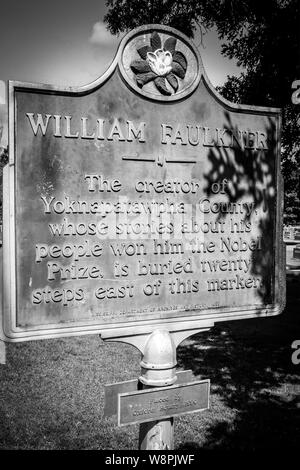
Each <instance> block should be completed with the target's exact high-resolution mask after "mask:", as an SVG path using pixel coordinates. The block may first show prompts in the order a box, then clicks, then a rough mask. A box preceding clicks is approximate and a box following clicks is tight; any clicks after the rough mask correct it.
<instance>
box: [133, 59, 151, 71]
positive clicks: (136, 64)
mask: <svg viewBox="0 0 300 470" xmlns="http://www.w3.org/2000/svg"><path fill="white" fill-rule="evenodd" d="M130 68H131V70H132V71H133V72H134V73H136V74H137V73H146V72H151V67H150V65H149V64H148V62H146V61H145V60H134V61H133V62H131V64H130Z"/></svg>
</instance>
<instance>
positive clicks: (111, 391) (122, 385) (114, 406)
mask: <svg viewBox="0 0 300 470" xmlns="http://www.w3.org/2000/svg"><path fill="white" fill-rule="evenodd" d="M176 376H177V381H176V384H182V383H184V382H190V381H192V380H193V377H194V375H193V372H192V371H191V370H179V371H178V372H177V374H176ZM139 385H142V384H141V383H139V381H138V380H137V379H134V380H127V381H125V382H117V383H114V384H107V385H105V386H104V411H103V415H104V416H105V417H106V418H110V417H111V416H113V415H116V414H117V413H118V395H119V394H121V393H129V392H135V391H137V390H138V386H139Z"/></svg>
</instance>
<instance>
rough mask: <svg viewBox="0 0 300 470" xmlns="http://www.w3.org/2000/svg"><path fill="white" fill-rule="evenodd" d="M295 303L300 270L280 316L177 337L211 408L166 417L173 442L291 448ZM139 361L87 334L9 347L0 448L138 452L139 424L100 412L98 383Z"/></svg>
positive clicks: (123, 374) (0, 388)
mask: <svg viewBox="0 0 300 470" xmlns="http://www.w3.org/2000/svg"><path fill="white" fill-rule="evenodd" d="M299 301H300V277H293V276H290V275H289V276H288V279H287V306H286V309H285V311H284V313H283V314H282V315H280V316H278V317H273V318H267V319H258V320H243V321H236V322H227V323H224V324H218V325H217V326H216V327H215V328H213V329H211V330H210V331H209V332H206V333H202V334H201V335H197V336H194V337H192V338H190V339H188V340H186V341H185V342H184V343H182V345H181V346H180V347H179V348H178V364H179V367H180V368H181V369H192V371H193V373H194V375H195V378H210V380H211V406H210V409H209V410H208V411H205V412H203V413H194V414H190V415H186V416H182V417H177V418H175V448H176V449H190V450H192V449H200V448H201V449H222V450H223V449H247V450H252V449H257V448H267V447H268V448H270V447H273V448H274V449H277V448H278V447H280V448H283V447H294V448H295V449H296V447H297V445H298V441H299V434H300V433H299V431H300V429H299V428H300V425H299V415H300V401H299V393H300V391H299V387H300V380H299V379H300V364H299V365H294V364H293V363H292V361H291V354H292V352H293V350H292V349H291V343H292V342H293V341H294V340H295V339H299V340H300V321H299V315H300V313H299ZM139 361H140V354H139V352H138V351H137V350H136V349H134V348H133V347H132V346H129V345H125V344H118V343H111V344H109V343H108V344H106V343H104V342H103V341H102V340H101V339H99V337H98V336H96V335H94V336H83V337H77V338H66V339H55V340H44V341H32V342H27V343H19V344H8V345H7V364H6V365H0V449H114V450H116V449H120V450H122V449H137V448H138V426H137V425H134V426H127V427H124V428H118V427H117V424H116V419H115V418H109V419H108V418H103V416H102V414H103V406H104V384H106V383H113V382H119V381H122V380H128V379H132V378H136V377H137V376H138V375H139V369H140V366H139ZM286 387H288V388H287V390H286Z"/></svg>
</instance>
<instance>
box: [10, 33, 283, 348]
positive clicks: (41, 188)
mask: <svg viewBox="0 0 300 470" xmlns="http://www.w3.org/2000/svg"><path fill="white" fill-rule="evenodd" d="M9 134H10V142H9V149H10V164H9V167H7V169H6V172H5V181H4V186H5V188H4V206H5V207H4V208H5V214H4V309H3V338H4V339H5V340H7V341H22V340H26V339H33V338H45V337H55V336H59V335H74V334H85V333H91V332H103V331H104V330H106V329H112V330H115V331H119V330H120V329H121V328H126V327H131V326H132V327H136V326H139V327H141V328H143V327H146V326H147V325H148V327H149V325H152V324H153V325H163V324H164V323H165V322H170V321H171V322H182V321H183V320H184V321H185V322H187V321H190V322H193V321H195V320H197V321H199V320H202V319H203V320H205V321H207V320H211V321H212V322H216V321H224V320H226V319H235V318H248V317H253V316H257V315H273V314H278V313H280V311H281V309H282V305H283V302H284V289H283V282H282V278H283V268H284V266H283V258H282V252H281V225H280V224H281V205H282V188H281V185H280V168H279V160H280V153H279V150H280V149H279V138H280V113H279V110H278V109H270V108H257V107H250V106H238V105H234V104H231V103H229V102H227V101H226V100H224V99H223V98H222V97H221V96H220V95H218V94H217V93H216V91H215V90H214V89H213V87H212V86H211V84H210V82H209V80H208V78H207V76H206V74H205V72H204V69H203V66H202V62H201V58H200V56H199V53H198V51H197V50H196V48H195V46H194V45H193V44H192V43H191V42H190V41H189V40H188V39H187V38H186V37H185V36H184V35H182V34H181V33H179V32H177V31H175V30H173V29H171V28H167V27H163V26H159V25H154V26H148V27H142V28H139V29H136V30H134V31H132V32H131V33H129V34H128V35H127V36H126V37H125V38H124V39H123V41H122V42H121V44H120V47H119V50H118V53H117V55H116V57H115V59H114V61H113V63H112V65H111V67H110V68H109V69H108V71H107V72H106V73H105V74H104V75H103V76H102V77H101V78H100V79H98V80H96V81H95V82H94V83H92V84H90V85H88V86H83V87H79V88H58V87H53V86H46V85H33V84H26V83H20V82H10V84H9Z"/></svg>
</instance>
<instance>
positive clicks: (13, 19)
mask: <svg viewBox="0 0 300 470" xmlns="http://www.w3.org/2000/svg"><path fill="white" fill-rule="evenodd" d="M105 3H106V2H105V1H104V0H103V1H101V0H85V1H82V0H80V1H79V0H51V2H42V1H41V0H25V1H24V0H23V1H22V0H1V9H0V105H1V106H0V134H1V121H2V120H3V113H4V111H3V109H2V108H3V105H4V103H5V90H6V81H7V80H20V81H25V82H31V83H46V84H53V85H69V86H72V85H83V84H87V83H90V82H92V81H93V80H95V79H96V78H98V77H99V76H100V75H102V74H103V73H104V72H105V70H106V69H107V68H108V66H109V65H110V63H111V62H112V60H113V58H114V55H115V53H116V50H117V47H118V43H119V41H120V37H116V36H112V35H111V34H110V33H109V32H108V31H107V30H106V26H105V24H104V23H103V17H104V15H105V13H106V5H105ZM194 42H195V44H196V45H197V46H198V47H199V50H200V54H201V56H202V60H203V63H204V67H205V69H206V72H207V74H208V76H209V78H210V80H211V82H212V84H213V85H214V86H216V85H222V83H224V81H225V79H226V76H227V75H228V74H238V73H239V69H238V68H237V67H236V66H235V64H234V62H233V61H230V60H228V59H225V58H223V57H222V56H221V54H220V43H219V40H218V38H217V35H216V32H215V31H209V32H208V33H207V34H205V36H204V38H203V44H202V45H201V41H200V35H199V34H196V36H195V39H194Z"/></svg>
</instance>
